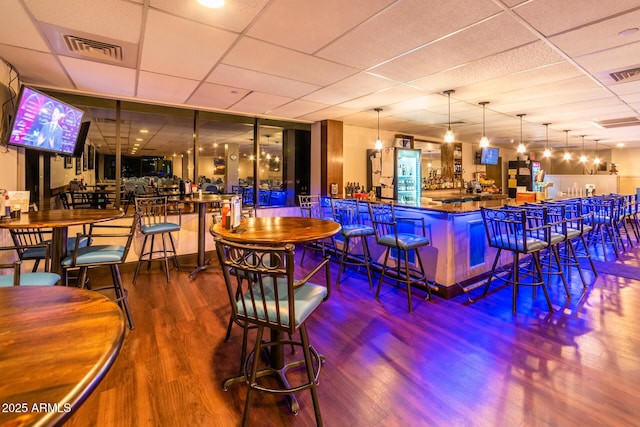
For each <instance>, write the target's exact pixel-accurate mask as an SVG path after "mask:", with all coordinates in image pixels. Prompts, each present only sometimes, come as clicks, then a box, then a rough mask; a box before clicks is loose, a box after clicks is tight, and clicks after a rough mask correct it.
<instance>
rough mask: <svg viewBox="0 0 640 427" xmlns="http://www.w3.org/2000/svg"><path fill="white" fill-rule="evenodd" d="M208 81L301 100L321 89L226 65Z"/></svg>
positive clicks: (212, 73) (218, 68) (215, 71)
mask: <svg viewBox="0 0 640 427" xmlns="http://www.w3.org/2000/svg"><path fill="white" fill-rule="evenodd" d="M207 81H208V82H211V83H214V82H215V83H218V84H223V85H226V86H233V87H241V88H243V89H249V90H253V91H257V92H263V93H271V94H273V95H280V96H287V97H291V98H299V97H301V96H304V95H306V94H308V93H311V92H313V91H314V90H317V89H318V88H319V87H320V86H317V85H312V84H309V83H304V82H300V81H296V80H291V79H285V78H283V77H278V76H273V75H269V74H265V73H261V72H258V71H252V70H246V69H243V68H238V67H232V66H230V65H225V64H220V65H218V66H216V68H215V69H214V70H213V71H212V72H211V74H209V76H208V77H207Z"/></svg>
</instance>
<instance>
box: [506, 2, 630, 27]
mask: <svg viewBox="0 0 640 427" xmlns="http://www.w3.org/2000/svg"><path fill="white" fill-rule="evenodd" d="M637 7H638V2H637V0H615V1H602V0H562V1H558V0H534V1H530V2H526V3H524V4H523V5H522V6H519V7H517V8H515V9H514V10H515V11H516V13H517V14H518V15H520V16H522V17H523V18H524V19H525V20H526V21H527V22H528V23H529V24H531V25H532V26H533V27H535V28H536V29H537V30H538V31H540V32H541V33H542V34H544V35H546V36H551V35H554V34H558V33H560V32H563V31H567V30H570V29H573V28H576V27H579V26H582V25H587V24H589V23H592V22H595V21H598V20H601V19H603V18H604V17H610V16H614V15H617V14H619V13H621V12H624V11H627V10H630V9H635V8H637Z"/></svg>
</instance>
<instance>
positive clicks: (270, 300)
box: [236, 278, 327, 326]
mask: <svg viewBox="0 0 640 427" xmlns="http://www.w3.org/2000/svg"><path fill="white" fill-rule="evenodd" d="M263 286H264V288H265V295H264V299H265V301H266V308H267V314H268V316H269V321H270V322H274V323H275V322H277V313H276V303H275V295H276V294H275V291H274V287H273V286H272V285H268V284H267V282H265V283H264V284H263ZM277 286H278V299H279V302H280V305H279V308H280V322H281V323H282V324H283V325H286V326H289V325H290V323H289V321H290V319H289V301H288V295H287V281H286V279H284V278H279V279H277ZM253 294H254V298H255V300H256V306H257V307H256V311H257V313H254V307H253V304H252V303H251V296H250V294H249V293H248V292H247V293H246V294H245V297H244V300H245V304H246V306H247V307H246V308H247V313H246V316H248V317H257V318H258V319H260V320H266V316H265V313H264V308H263V305H262V303H261V302H260V301H261V300H262V295H261V291H260V286H259V285H257V284H256V285H253ZM326 297H327V288H326V287H324V286H320V285H316V284H313V283H308V282H307V283H305V284H304V285H302V286H299V287H297V288H295V289H294V299H295V307H294V315H295V319H294V325H295V326H298V325H300V324H301V323H302V322H304V320H305V319H306V318H307V317H309V315H310V314H311V313H313V311H314V310H315V309H316V307H318V306H319V305H320V303H321V302H322V300H324V299H325V298H326ZM236 305H237V307H238V313H239V314H240V315H245V312H244V307H243V304H242V300H240V301H238V302H237V303H236Z"/></svg>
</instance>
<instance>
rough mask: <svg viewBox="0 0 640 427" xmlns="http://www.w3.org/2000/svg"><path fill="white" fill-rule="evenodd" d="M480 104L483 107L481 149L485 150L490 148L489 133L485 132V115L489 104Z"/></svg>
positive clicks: (483, 102)
mask: <svg viewBox="0 0 640 427" xmlns="http://www.w3.org/2000/svg"><path fill="white" fill-rule="evenodd" d="M479 104H480V105H482V138H480V148H484V147H488V146H489V138H487V132H485V115H484V110H485V106H486V105H487V104H488V102H487V101H482V102H480V103H479Z"/></svg>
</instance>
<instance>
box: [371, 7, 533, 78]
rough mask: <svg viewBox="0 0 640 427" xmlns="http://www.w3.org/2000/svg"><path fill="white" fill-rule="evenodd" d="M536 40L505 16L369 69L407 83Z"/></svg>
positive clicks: (489, 20) (484, 22)
mask: <svg viewBox="0 0 640 427" xmlns="http://www.w3.org/2000/svg"><path fill="white" fill-rule="evenodd" d="M535 40H536V37H535V36H534V35H533V34H532V33H531V32H529V31H528V30H526V29H525V28H523V27H522V26H521V25H520V24H519V23H518V22H517V21H516V20H514V19H513V18H511V17H510V16H509V15H507V14H506V13H502V14H499V15H497V16H494V17H493V18H491V19H488V20H486V21H483V22H482V23H480V24H478V25H475V26H473V27H472V28H467V29H465V30H464V31H461V32H458V33H455V34H453V35H451V37H447V38H445V39H442V40H439V41H437V42H435V43H432V44H429V45H427V46H424V47H422V48H420V49H417V50H415V51H413V52H411V53H408V54H406V55H403V56H401V57H398V58H396V59H394V60H392V61H389V62H386V63H384V64H382V65H380V66H377V67H374V68H372V69H371V71H372V72H374V73H377V74H381V75H383V76H385V77H388V78H390V79H394V80H399V81H411V80H415V79H418V78H420V77H422V76H425V75H429V74H433V73H436V72H438V71H442V70H446V69H449V68H454V67H456V66H459V65H461V64H466V63H468V62H472V61H475V60H478V59H480V58H483V57H487V56H489V55H495V54H497V53H500V52H503V51H506V50H509V49H513V48H516V47H519V46H522V45H525V44H528V43H531V42H533V41H535Z"/></svg>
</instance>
